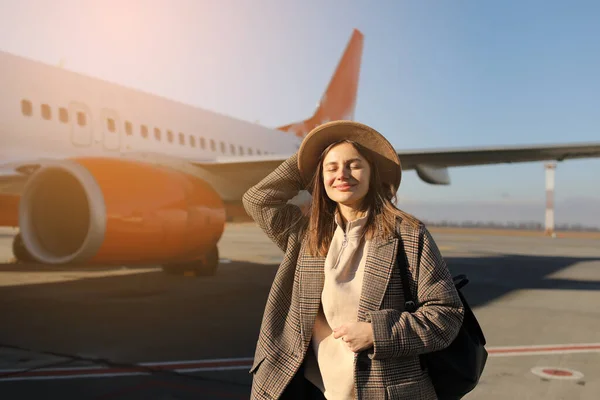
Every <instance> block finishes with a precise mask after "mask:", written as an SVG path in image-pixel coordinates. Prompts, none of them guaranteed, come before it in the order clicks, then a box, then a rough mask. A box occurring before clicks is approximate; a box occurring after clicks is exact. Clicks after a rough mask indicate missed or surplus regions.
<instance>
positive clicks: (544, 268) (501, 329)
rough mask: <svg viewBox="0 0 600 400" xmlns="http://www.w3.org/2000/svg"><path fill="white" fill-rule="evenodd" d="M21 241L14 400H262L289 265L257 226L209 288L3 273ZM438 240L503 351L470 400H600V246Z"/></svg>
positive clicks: (58, 271) (194, 281)
mask: <svg viewBox="0 0 600 400" xmlns="http://www.w3.org/2000/svg"><path fill="white" fill-rule="evenodd" d="M13 234H14V232H12V231H10V230H3V231H0V398H1V399H30V398H31V399H34V398H36V399H37V398H47V397H51V398H61V399H192V398H193V399H247V398H248V397H249V392H250V384H251V379H250V376H249V375H248V369H249V366H250V364H251V361H252V356H253V354H254V345H255V343H256V338H257V336H258V330H259V327H260V321H261V318H262V312H263V308H264V304H265V301H266V299H267V294H268V291H269V288H270V285H271V282H272V279H273V276H274V274H275V270H276V268H277V265H278V262H279V261H280V260H281V253H280V252H279V250H278V249H277V248H276V247H275V246H274V245H273V244H272V243H271V242H270V241H269V239H268V238H267V237H266V236H265V235H264V234H262V232H260V231H259V230H258V228H257V227H256V226H255V225H254V224H230V225H228V226H227V228H226V231H225V234H224V237H223V239H222V240H221V243H220V253H221V265H220V267H219V271H218V274H217V276H215V277H210V278H196V277H184V276H181V277H177V276H169V275H165V274H163V273H162V271H161V270H160V269H159V268H157V267H155V266H145V267H136V268H130V267H126V266H123V267H117V268H115V267H110V268H102V267H87V266H80V267H78V268H73V267H70V268H54V267H47V266H39V265H33V264H11V263H8V262H5V263H3V264H2V263H1V262H2V260H9V259H10V258H11V257H12V255H11V240H12V236H13ZM433 234H434V237H435V239H436V241H437V243H438V245H439V246H440V248H441V250H442V253H443V254H444V256H445V258H446V261H447V262H448V265H449V268H450V270H451V271H452V273H453V274H459V273H466V274H467V275H468V277H469V279H470V283H469V285H468V286H467V287H466V288H465V289H464V293H465V294H466V296H467V298H468V300H469V302H470V304H471V306H472V307H473V308H474V311H475V313H476V315H477V318H478V319H479V321H480V323H481V325H482V327H483V330H484V333H485V334H486V338H487V341H488V349H489V351H490V358H489V360H488V364H487V366H486V369H485V372H484V376H483V377H482V380H481V383H480V385H479V386H478V387H477V388H476V389H475V390H474V391H473V392H472V393H471V394H469V395H468V396H466V397H465V399H506V398H514V399H542V398H543V399H545V400H551V399H590V400H591V399H594V400H596V399H598V398H599V397H598V396H599V395H598V393H600V240H598V239H583V238H558V239H551V238H546V237H514V236H505V235H472V234H468V231H466V233H464V234H461V233H452V234H448V233H441V232H436V231H435V230H433ZM542 347H543V348H542ZM539 370H544V371H545V372H542V373H541V374H540V373H539Z"/></svg>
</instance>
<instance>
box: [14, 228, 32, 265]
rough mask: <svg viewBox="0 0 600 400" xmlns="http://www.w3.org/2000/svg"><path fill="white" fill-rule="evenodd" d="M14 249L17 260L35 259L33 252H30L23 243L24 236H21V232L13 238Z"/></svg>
mask: <svg viewBox="0 0 600 400" xmlns="http://www.w3.org/2000/svg"><path fill="white" fill-rule="evenodd" d="M12 251H13V255H14V256H15V258H16V259H17V261H20V262H33V261H35V260H34V259H33V257H32V256H31V254H29V252H28V251H27V249H26V248H25V244H23V238H22V237H21V234H20V233H17V235H16V236H15V237H14V239H13V243H12Z"/></svg>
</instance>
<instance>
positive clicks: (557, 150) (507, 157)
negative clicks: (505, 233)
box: [398, 143, 600, 169]
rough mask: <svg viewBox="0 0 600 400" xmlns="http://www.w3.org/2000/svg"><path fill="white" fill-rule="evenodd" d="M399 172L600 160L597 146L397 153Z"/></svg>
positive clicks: (488, 148) (484, 148)
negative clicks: (424, 167)
mask: <svg viewBox="0 0 600 400" xmlns="http://www.w3.org/2000/svg"><path fill="white" fill-rule="evenodd" d="M398 155H399V156H400V160H401V162H402V168H403V169H415V168H416V166H417V165H419V164H430V165H438V166H444V167H462V166H472V165H489V164H506V163H520V162H531V161H552V160H554V161H563V160H567V159H576V158H595V157H600V143H581V144H574V145H547V146H506V147H487V148H486V147H482V148H462V149H461V148H455V149H440V150H433V149H427V150H411V151H399V152H398Z"/></svg>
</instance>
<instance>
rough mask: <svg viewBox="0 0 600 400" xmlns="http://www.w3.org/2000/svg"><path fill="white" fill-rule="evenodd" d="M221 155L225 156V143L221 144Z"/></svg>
mask: <svg viewBox="0 0 600 400" xmlns="http://www.w3.org/2000/svg"><path fill="white" fill-rule="evenodd" d="M221 153H223V154H225V143H223V142H221Z"/></svg>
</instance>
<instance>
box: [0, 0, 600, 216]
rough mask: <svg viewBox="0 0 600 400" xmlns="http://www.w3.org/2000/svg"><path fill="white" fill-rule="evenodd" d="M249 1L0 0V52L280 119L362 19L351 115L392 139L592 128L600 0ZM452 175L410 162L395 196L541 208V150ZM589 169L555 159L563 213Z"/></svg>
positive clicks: (506, 139)
mask: <svg viewBox="0 0 600 400" xmlns="http://www.w3.org/2000/svg"><path fill="white" fill-rule="evenodd" d="M258 3H259V2H253V3H252V5H249V4H248V3H247V2H242V1H237V2H236V1H224V2H221V3H219V4H216V3H215V4H207V3H204V4H202V3H197V2H193V1H184V0H181V1H173V2H166V1H153V2H142V1H130V2H128V3H127V4H126V5H123V4H124V3H118V2H116V1H114V0H111V1H106V2H103V3H102V5H100V4H97V3H96V4H95V3H92V2H88V3H85V2H78V1H74V0H71V1H68V0H62V1H56V2H44V1H41V0H38V1H23V2H19V3H5V4H3V5H0V11H1V12H0V22H1V23H0V33H1V34H0V50H2V51H7V52H10V53H13V54H16V55H19V56H22V57H27V58H31V59H33V60H37V61H42V62H45V63H49V64H53V65H59V64H61V65H62V67H63V68H65V69H67V70H71V71H74V72H78V73H82V74H85V75H88V76H91V77H95V78H99V79H104V80H107V81H110V82H113V83H116V84H119V85H123V86H127V87H131V88H134V89H138V90H142V91H145V92H149V93H152V94H155V95H158V96H162V97H166V98H169V99H173V100H175V101H180V102H183V103H186V104H189V105H192V106H195V107H200V108H204V109H207V110H210V111H213V112H217V113H219V114H223V115H228V116H232V117H234V118H238V119H242V120H246V121H249V122H259V123H261V125H266V126H271V127H276V126H280V125H284V124H288V123H290V122H294V121H298V120H301V119H304V118H307V117H309V116H310V115H311V114H312V113H313V111H314V109H315V105H316V103H317V101H318V100H319V98H320V96H321V94H322V93H323V91H324V90H325V87H326V84H327V83H328V81H329V79H330V77H331V74H332V73H333V71H334V69H335V67H336V66H337V62H338V61H339V57H340V56H341V54H342V52H343V50H344V47H345V45H346V43H347V41H348V39H349V37H350V35H351V33H352V30H353V29H354V28H356V29H358V30H360V31H361V32H362V33H363V34H364V37H365V39H364V40H365V44H364V51H363V59H362V68H361V75H360V81H359V89H358V99H357V106H356V113H355V119H356V120H358V121H361V122H364V123H367V124H369V125H372V126H373V127H375V128H376V129H378V130H380V131H381V132H382V133H383V134H384V135H386V136H387V137H388V139H389V140H390V142H391V143H392V144H393V145H394V147H395V148H396V149H398V150H403V151H404V150H412V149H437V148H459V147H486V146H513V145H529V144H563V143H564V144H566V143H580V142H592V141H598V140H599V139H600V133H598V132H597V130H598V128H599V127H600V117H598V116H597V115H598V113H597V111H596V110H595V108H596V105H597V104H598V103H599V102H598V100H600V81H598V79H597V77H596V75H597V71H598V70H599V69H600V43H599V42H598V41H597V40H595V39H594V38H596V37H598V35H599V34H600V26H598V24H597V23H596V21H597V17H598V16H600V4H594V3H591V4H585V5H580V6H579V7H577V8H574V7H572V5H571V3H567V2H563V3H554V4H547V3H545V2H541V1H540V2H536V1H532V2H528V3H526V4H520V3H519V4H516V3H514V4H504V3H503V4H485V5H484V4H479V3H477V2H474V1H466V2H461V3H460V4H456V3H455V4H436V5H435V6H433V5H427V4H424V3H408V2H407V3H397V2H381V3H378V7H373V6H369V5H366V4H362V3H359V2H354V3H352V4H353V6H348V5H347V3H346V2H341V1H338V2H330V3H328V4H320V3H318V2H315V1H312V2H305V3H302V4H301V5H300V4H295V5H293V4H285V5H284V4H280V3H279V2H274V1H261V2H260V6H259V5H257V4H258ZM542 5H543V7H542ZM265 10H266V11H265ZM65 21H66V23H65ZM312 60H318V62H312ZM282 134H284V133H282ZM449 172H450V177H451V185H450V186H432V185H429V184H426V183H424V182H422V181H420V180H419V178H418V177H417V176H416V173H414V171H410V172H408V173H407V174H405V175H404V177H403V183H402V185H401V187H400V191H399V193H398V196H399V197H400V198H401V199H402V198H405V199H411V201H416V202H422V203H431V202H437V203H440V202H441V204H453V203H456V202H476V203H477V202H479V203H481V204H484V203H486V202H499V203H502V204H510V203H511V202H517V203H518V202H523V203H532V204H537V205H538V208H539V210H538V212H537V213H536V214H535V215H533V216H532V218H533V219H536V218H537V216H538V215H539V216H541V218H542V220H543V215H544V209H545V201H546V199H545V196H546V193H545V171H544V163H543V162H535V163H520V164H502V165H492V166H476V167H460V168H451V169H450V170H449ZM599 174H600V160H598V159H587V160H571V161H566V162H563V163H558V167H557V170H556V185H555V201H556V203H557V211H556V224H557V225H558V224H559V223H560V221H561V219H560V212H559V211H560V210H558V204H559V203H561V202H565V201H569V200H571V199H577V198H587V199H589V202H590V203H591V204H596V206H592V207H595V208H592V210H594V211H600V190H599V189H598V185H597V176H598V175H599ZM597 214H600V212H598V213H597ZM579 218H583V217H577V218H576V219H579Z"/></svg>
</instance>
